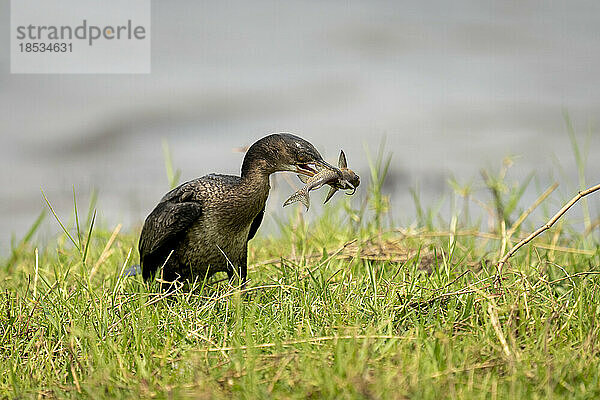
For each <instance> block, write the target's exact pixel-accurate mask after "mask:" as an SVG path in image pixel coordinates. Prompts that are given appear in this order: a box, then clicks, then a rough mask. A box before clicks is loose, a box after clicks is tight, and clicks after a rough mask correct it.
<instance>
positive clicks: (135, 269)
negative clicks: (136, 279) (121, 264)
mask: <svg viewBox="0 0 600 400" xmlns="http://www.w3.org/2000/svg"><path fill="white" fill-rule="evenodd" d="M141 273H142V267H140V265H139V264H136V265H132V266H131V267H129V268H127V269H126V270H125V271H123V278H127V277H128V276H136V275H139V274H141Z"/></svg>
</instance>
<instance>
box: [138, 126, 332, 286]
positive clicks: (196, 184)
mask: <svg viewBox="0 0 600 400" xmlns="http://www.w3.org/2000/svg"><path fill="white" fill-rule="evenodd" d="M322 168H327V169H331V170H334V171H336V172H337V173H338V174H339V175H340V177H341V171H340V170H339V169H338V168H336V167H334V166H332V165H330V164H328V163H327V162H325V161H324V160H323V158H322V157H321V155H320V154H319V152H318V151H317V150H316V149H315V147H314V146H313V145H312V144H310V143H309V142H307V141H306V140H304V139H302V138H300V137H298V136H294V135H291V134H286V133H281V134H273V135H269V136H266V137H264V138H262V139H260V140H258V141H257V142H256V143H254V144H253V145H252V146H250V148H249V149H248V151H247V152H246V155H245V156H244V162H243V163H242V171H241V176H231V175H219V174H210V175H206V176H203V177H201V178H197V179H194V180H191V181H189V182H186V183H183V184H181V185H179V186H178V187H176V188H175V189H173V190H171V191H170V192H168V193H167V194H166V195H165V196H164V197H163V198H162V199H161V200H160V202H159V203H158V205H157V206H156V207H155V208H154V210H153V211H152V212H151V213H150V215H148V217H147V218H146V221H145V223H144V227H143V228H142V233H141V235H140V242H139V251H140V264H141V269H142V276H143V278H144V280H148V279H150V278H152V277H153V276H154V274H155V273H156V272H157V271H158V270H159V269H160V268H161V267H163V273H162V278H163V279H164V280H165V281H174V280H176V279H180V280H194V279H198V280H203V279H204V278H205V277H209V276H211V275H212V274H214V273H216V272H220V271H221V272H226V273H227V275H228V276H229V278H230V279H232V278H233V277H234V276H235V275H236V274H237V275H238V276H239V278H240V279H241V282H242V284H243V283H245V281H246V274H247V273H246V271H247V257H248V241H249V240H250V239H252V238H253V237H254V235H255V234H256V231H257V230H258V227H259V226H260V224H261V222H262V219H263V215H264V213H265V203H266V201H267V197H268V196H269V189H270V186H269V176H270V175H271V174H272V173H274V172H278V171H291V172H295V173H297V174H303V175H307V176H312V175H314V174H315V173H316V172H317V169H322Z"/></svg>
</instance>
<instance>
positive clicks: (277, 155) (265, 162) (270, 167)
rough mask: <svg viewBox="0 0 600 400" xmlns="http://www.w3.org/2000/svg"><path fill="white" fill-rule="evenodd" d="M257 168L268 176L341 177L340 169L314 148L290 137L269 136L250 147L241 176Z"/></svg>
mask: <svg viewBox="0 0 600 400" xmlns="http://www.w3.org/2000/svg"><path fill="white" fill-rule="evenodd" d="M257 168H258V169H260V170H261V172H263V173H266V174H271V173H273V172H278V171H290V172H295V173H297V174H302V175H306V176H313V175H314V174H316V173H317V172H318V171H320V170H322V169H329V170H332V171H335V172H336V173H337V174H338V175H339V176H340V177H341V176H342V173H341V171H340V169H339V168H337V167H334V166H333V165H331V164H329V163H328V162H326V161H325V160H323V157H321V154H319V152H318V151H317V149H315V147H314V146H313V145H312V144H310V143H309V142H307V141H306V140H304V139H302V138H301V137H298V136H295V135H291V134H289V133H276V134H273V135H269V136H266V137H264V138H262V139H260V140H259V141H257V142H256V143H254V144H253V145H252V146H250V148H249V149H248V152H247V153H246V156H245V157H244V163H243V165H242V175H245V174H248V173H249V171H251V170H253V169H257Z"/></svg>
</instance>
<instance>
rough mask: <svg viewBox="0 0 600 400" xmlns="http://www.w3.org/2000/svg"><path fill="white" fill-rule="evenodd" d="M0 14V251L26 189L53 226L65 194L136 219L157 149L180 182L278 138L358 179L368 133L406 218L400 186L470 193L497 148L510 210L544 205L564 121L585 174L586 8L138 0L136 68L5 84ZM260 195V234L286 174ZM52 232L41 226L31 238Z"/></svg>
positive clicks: (282, 194) (595, 17) (594, 149)
mask: <svg viewBox="0 0 600 400" xmlns="http://www.w3.org/2000/svg"><path fill="white" fill-rule="evenodd" d="M0 15H1V20H0V37H1V41H0V47H1V48H2V51H1V52H0V160H1V161H0V163H1V164H0V183H1V185H0V226H2V228H3V229H2V230H0V255H5V254H6V252H7V251H8V249H9V248H10V238H11V235H15V237H17V238H19V237H21V236H22V235H23V234H24V233H25V232H26V231H27V228H28V227H29V226H30V225H31V223H32V222H33V221H34V220H35V218H36V216H37V215H38V214H39V213H40V211H41V210H42V209H43V208H44V207H45V206H44V203H43V199H42V196H41V193H40V189H43V190H44V192H45V193H46V195H47V196H48V198H49V199H50V200H51V201H52V203H53V204H54V205H55V207H56V210H57V212H58V213H59V215H61V216H62V217H64V218H65V219H66V220H68V219H69V218H70V212H71V210H72V190H73V186H75V189H76V191H77V193H78V197H79V203H80V205H82V207H83V208H86V207H87V205H85V204H86V201H87V199H89V195H90V193H91V192H92V191H93V190H94V189H97V191H98V203H97V207H98V211H99V216H100V220H101V221H103V224H104V225H105V226H107V227H112V226H114V225H115V224H116V223H118V222H122V223H123V224H124V226H125V228H126V229H133V228H135V227H139V226H140V224H141V222H142V221H143V218H144V217H145V215H147V214H148V213H149V211H150V210H151V209H152V208H153V206H154V205H155V204H156V202H157V201H158V200H159V198H160V197H161V196H162V195H163V194H164V193H165V192H166V191H167V190H168V184H167V179H166V174H165V166H164V162H163V153H162V148H161V146H162V144H161V143H162V140H163V139H166V140H167V141H168V143H169V146H170V148H171V151H172V154H173V163H174V165H175V166H176V167H177V168H179V169H181V171H182V176H181V179H182V180H188V179H191V178H194V177H197V176H201V175H204V174H206V173H209V172H222V173H232V174H237V173H239V169H240V165H241V161H242V158H243V154H242V153H239V152H235V151H233V149H234V148H236V147H242V146H247V145H250V144H251V143H252V142H254V141H255V140H256V139H258V138H260V137H262V136H264V135H265V134H268V133H271V132H281V131H288V132H292V133H295V134H298V135H301V136H303V137H305V138H307V139H308V140H310V141H311V142H312V143H314V144H315V145H316V147H317V148H318V149H320V150H321V153H322V154H323V155H324V156H325V157H326V158H327V159H329V160H330V161H336V160H337V156H338V153H339V149H340V148H343V149H344V150H345V152H346V155H347V156H348V160H349V164H350V167H351V168H353V169H355V170H357V171H358V172H359V173H360V174H361V176H363V185H365V186H364V187H366V181H367V180H366V179H364V178H366V177H367V176H368V165H367V158H366V156H365V145H368V147H369V148H370V149H371V151H372V152H375V151H376V150H377V147H378V146H379V144H380V143H381V141H382V139H383V138H384V137H385V143H386V151H387V152H391V153H393V158H392V164H391V170H390V174H389V180H388V184H387V185H386V187H385V190H386V192H387V193H389V194H391V196H392V204H393V214H394V216H395V218H397V220H398V224H407V223H410V221H411V220H412V218H414V215H415V207H414V206H413V203H412V198H411V195H410V189H411V188H416V187H418V191H419V193H420V195H421V200H422V201H423V203H424V204H425V205H428V204H435V203H436V202H438V201H439V200H440V198H441V196H443V195H444V193H446V194H448V193H450V192H449V189H448V184H447V180H448V178H449V177H455V178H456V179H457V180H458V181H459V182H463V183H464V182H468V181H470V180H472V181H473V182H474V183H475V187H476V189H477V190H478V191H479V192H478V196H480V197H484V198H485V196H486V194H485V190H484V189H482V187H481V178H480V176H479V171H480V169H481V168H490V169H494V170H497V169H498V168H499V166H500V164H501V162H502V159H503V158H504V157H505V156H507V155H512V156H515V161H516V163H515V165H514V166H513V167H512V169H511V172H510V173H511V179H514V180H519V179H522V178H524V177H525V176H526V175H527V174H528V173H530V172H532V171H534V172H536V176H537V178H536V179H537V181H536V183H535V184H533V185H532V186H531V188H530V189H529V190H528V191H527V193H526V194H525V197H524V199H523V206H524V207H526V206H527V205H528V202H529V201H531V200H533V199H534V198H535V197H536V196H537V195H538V194H539V193H541V191H542V190H543V189H544V188H545V185H546V184H547V183H549V182H551V181H553V180H558V181H559V182H560V183H561V187H560V189H559V191H558V192H557V193H556V194H555V195H553V198H555V202H556V203H555V204H554V205H556V206H558V205H559V203H560V201H562V200H564V199H566V198H568V197H570V196H571V195H572V194H573V191H575V190H576V189H577V188H578V181H577V169H576V164H575V158H574V155H573V151H572V149H571V145H570V141H569V137H568V135H567V133H566V132H567V130H566V127H565V120H564V115H563V113H564V112H565V111H567V112H568V113H569V115H570V117H571V119H572V121H573V122H574V126H575V130H576V132H577V134H578V137H579V139H580V142H581V143H580V144H581V145H582V146H583V145H584V144H585V143H586V142H587V146H586V149H587V152H588V154H589V155H588V160H587V166H588V168H587V170H586V174H587V178H588V180H589V183H598V182H599V181H600V169H599V168H598V167H597V166H598V164H599V163H600V151H599V150H600V135H599V134H598V127H597V122H598V118H597V116H598V111H600V91H599V90H598V88H599V84H600V2H597V1H569V2H547V1H529V0H526V1H492V2H481V1H474V0H473V1H469V0H456V1H452V2H447V1H437V2H403V1H397V2H396V1H364V2H347V1H328V2H319V1H297V0H292V1H253V2H246V1H222V2H195V1H168V2H167V1H161V2H159V1H155V2H153V3H152V24H153V25H152V32H151V38H152V39H151V40H152V73H151V74H149V75H11V74H10V59H9V54H8V43H9V37H8V35H9V31H8V28H9V4H8V1H3V2H0ZM292 178H293V177H292ZM294 182H297V180H296V179H295V178H294ZM536 185H537V187H536ZM273 186H274V190H273V191H272V194H271V197H270V200H269V203H268V210H269V213H268V216H267V218H266V219H265V222H266V225H265V228H264V229H265V230H264V231H265V232H269V231H271V232H273V231H276V229H277V228H276V224H275V223H274V222H273V221H274V218H275V217H274V216H276V215H278V216H280V217H286V216H287V215H289V213H293V212H296V211H295V209H294V208H293V207H290V208H286V209H282V207H281V204H282V202H283V201H284V200H285V198H286V197H287V196H289V195H290V194H291V193H292V191H293V188H292V187H290V185H289V184H288V183H287V181H286V180H283V179H281V178H278V179H277V180H276V182H274V184H273ZM361 189H364V188H361ZM325 192H326V191H323V192H322V193H316V198H317V199H320V198H321V197H324V196H325ZM363 193H364V190H363ZM359 194H360V191H359ZM314 197H315V196H314V195H313V198H314ZM341 197H342V196H341V195H337V196H336V198H341ZM353 201H355V202H356V203H358V202H360V201H361V199H360V196H357V197H356V198H354V199H353ZM319 202H320V201H319V200H316V201H315V200H313V203H319ZM83 205H85V206H83ZM590 205H591V208H592V211H593V213H594V214H595V215H598V209H599V207H598V205H600V202H599V201H598V200H590ZM311 213H319V209H318V208H317V209H316V210H315V211H313V210H311V212H310V213H309V214H311ZM58 231H59V227H58V225H57V224H56V223H55V222H54V221H53V219H52V217H50V218H46V222H45V224H44V228H43V229H42V231H41V232H42V233H43V235H52V234H55V233H57V232H58Z"/></svg>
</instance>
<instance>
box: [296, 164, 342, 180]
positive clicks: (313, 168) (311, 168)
mask: <svg viewBox="0 0 600 400" xmlns="http://www.w3.org/2000/svg"><path fill="white" fill-rule="evenodd" d="M324 169H327V170H330V171H333V172H335V173H336V174H337V175H338V176H339V177H340V179H342V171H340V169H339V168H338V167H334V166H333V165H331V164H329V163H328V162H327V161H325V160H323V159H321V160H315V161H313V162H310V163H302V164H296V165H295V169H294V170H293V172H296V173H297V174H301V175H306V176H314V175H315V174H317V173H318V172H319V171H322V170H324Z"/></svg>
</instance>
